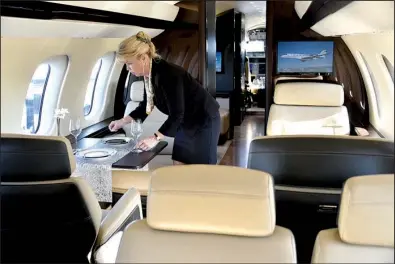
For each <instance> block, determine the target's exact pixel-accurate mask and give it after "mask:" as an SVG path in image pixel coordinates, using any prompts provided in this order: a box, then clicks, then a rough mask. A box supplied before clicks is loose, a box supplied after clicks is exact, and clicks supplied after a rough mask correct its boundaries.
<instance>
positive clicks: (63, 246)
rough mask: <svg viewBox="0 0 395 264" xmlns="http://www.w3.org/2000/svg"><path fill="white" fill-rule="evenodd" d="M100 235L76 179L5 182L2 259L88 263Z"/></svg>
mask: <svg viewBox="0 0 395 264" xmlns="http://www.w3.org/2000/svg"><path fill="white" fill-rule="evenodd" d="M96 235H97V233H96V230H95V226H94V223H93V219H92V215H91V214H90V212H89V210H88V207H87V204H86V201H85V199H84V197H83V195H82V194H81V192H80V190H79V188H78V186H76V185H75V184H74V183H72V182H66V183H59V184H33V185H4V184H2V185H1V263H10V262H13V263H15V262H17V263H59V262H64V263H84V262H87V255H88V253H89V251H90V250H91V248H92V246H93V244H94V241H95V239H96Z"/></svg>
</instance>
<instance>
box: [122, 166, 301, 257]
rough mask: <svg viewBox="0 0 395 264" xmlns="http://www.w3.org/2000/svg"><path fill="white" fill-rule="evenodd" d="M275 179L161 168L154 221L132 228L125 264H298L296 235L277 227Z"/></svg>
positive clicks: (152, 204)
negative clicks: (265, 263) (232, 263)
mask: <svg viewBox="0 0 395 264" xmlns="http://www.w3.org/2000/svg"><path fill="white" fill-rule="evenodd" d="M273 192H274V190H273V181H272V177H271V176H270V175H269V174H267V173H264V172H259V171H254V170H249V169H245V168H239V167H230V166H220V165H211V166H210V165H183V166H174V167H167V168H160V169H157V170H156V171H154V172H153V174H152V176H151V182H150V189H149V193H148V211H147V219H144V220H139V221H136V222H134V223H132V224H130V225H129V226H128V227H127V228H126V229H125V231H124V234H123V237H122V241H121V245H120V247H119V250H118V256H117V262H119V263H143V262H144V263H148V262H149V263H154V262H155V263H158V262H161V263H169V262H171V263H176V262H178V263H179V262H183V263H191V262H194V263H221V262H222V263H230V262H235V263H236V262H237V263H248V262H259V263H263V262H270V263H296V252H295V243H294V238H293V234H292V233H291V232H290V231H289V230H288V229H286V228H283V227H280V226H276V216H275V215H276V212H275V206H274V203H275V201H274V193H273Z"/></svg>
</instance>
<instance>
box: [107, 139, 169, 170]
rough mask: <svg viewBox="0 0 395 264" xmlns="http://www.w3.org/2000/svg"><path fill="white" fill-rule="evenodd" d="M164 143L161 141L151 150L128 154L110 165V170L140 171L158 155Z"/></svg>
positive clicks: (165, 143) (165, 144)
mask: <svg viewBox="0 0 395 264" xmlns="http://www.w3.org/2000/svg"><path fill="white" fill-rule="evenodd" d="M167 144H168V143H167V142H166V141H161V142H159V143H158V145H156V146H155V147H154V148H153V149H151V150H149V151H144V152H141V153H135V152H130V153H129V154H127V155H125V156H124V157H123V158H121V159H120V160H118V161H117V162H115V163H113V164H112V168H117V169H129V170H136V169H142V168H143V167H144V166H145V165H147V164H148V163H149V162H150V161H151V160H152V159H153V158H155V156H156V155H158V154H159V153H160V152H161V151H162V150H163V149H164V148H165V147H166V146H167Z"/></svg>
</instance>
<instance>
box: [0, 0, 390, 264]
mask: <svg viewBox="0 0 395 264" xmlns="http://www.w3.org/2000/svg"><path fill="white" fill-rule="evenodd" d="M1 8H2V14H1V66H2V67H1V164H0V167H1V189H2V199H1V206H0V211H1V221H0V223H1V234H0V236H1V239H2V243H1V251H0V255H1V262H2V263H9V262H21V263H22V262H26V263H28V262H41V263H44V262H52V263H58V262H72V263H77V262H78V263H143V262H144V263H176V262H177V263H180V262H183V263H197V262H199V263H394V238H393V237H394V228H393V225H394V173H395V172H394V171H395V170H394V166H393V164H394V17H393V14H394V2H393V1H334V0H331V1H31V2H29V1H3V2H1ZM139 31H144V32H145V33H147V34H148V35H150V37H151V38H152V41H153V43H154V44H155V46H156V47H157V50H158V53H159V54H160V55H161V57H162V58H163V59H165V60H167V61H169V62H171V63H173V64H176V65H179V66H181V67H182V68H184V69H185V70H186V71H187V72H188V73H189V74H190V75H191V76H192V77H193V78H195V79H197V80H198V81H199V82H200V83H201V84H202V87H203V89H207V90H208V92H209V93H210V94H211V95H212V96H213V97H215V99H216V101H217V102H218V104H219V113H220V117H221V126H220V137H219V140H218V146H217V164H216V165H204V164H187V165H181V166H175V165H173V160H172V151H173V141H174V139H173V138H171V137H165V139H164V141H165V142H166V143H167V145H166V147H164V148H163V149H161V150H160V151H159V152H158V153H156V154H155V155H154V156H152V158H150V159H149V161H147V162H146V163H144V165H143V166H141V167H139V166H135V167H133V168H132V169H131V167H124V168H121V167H114V166H113V165H112V164H115V163H116V162H118V160H121V159H122V158H123V157H126V155H128V153H131V152H133V150H132V148H130V149H126V148H125V149H122V146H121V147H119V146H111V145H108V144H107V143H106V142H107V140H109V139H118V140H126V141H127V142H128V144H130V141H128V140H130V139H131V138H132V136H133V135H132V133H131V125H130V124H128V125H125V126H124V127H123V128H122V129H120V130H119V131H117V132H110V131H109V129H108V125H109V124H110V122H111V121H113V120H117V119H120V118H122V117H124V116H126V115H129V113H130V112H131V111H132V110H133V109H135V108H136V107H137V106H138V105H139V103H140V102H142V101H143V100H144V89H145V87H144V82H143V80H142V78H140V77H136V76H134V75H133V74H132V73H130V72H128V71H127V69H126V67H125V65H124V64H122V63H121V62H119V61H118V60H117V59H116V51H117V48H118V45H119V43H120V42H121V41H122V40H123V39H125V38H127V37H129V36H131V35H134V34H136V33H137V32H139ZM281 42H288V43H301V42H311V43H314V42H316V43H318V42H331V43H333V50H332V52H331V53H330V54H329V55H326V56H329V57H330V58H331V59H332V60H331V61H332V64H331V65H332V66H331V70H330V71H328V72H303V71H300V72H289V73H287V72H281V71H279V70H278V69H279V68H280V67H279V58H280V51H279V43H281ZM218 54H219V55H218ZM322 54H323V53H322ZM322 54H307V55H306V54H296V55H295V54H290V57H291V60H293V59H295V58H296V59H300V58H297V56H299V57H303V56H304V57H306V58H307V59H306V58H304V59H300V60H307V63H308V60H309V59H310V60H314V61H319V59H320V58H321V57H322V56H324V55H322ZM325 54H326V53H325ZM294 55H295V56H296V57H295V56H294ZM218 56H220V57H218ZM292 56H294V57H295V58H292ZM320 56H321V57H320ZM218 58H220V59H218ZM216 60H220V63H219V64H218V63H217V62H218V61H216ZM303 63H304V62H303ZM216 67H219V69H217V68H216ZM306 67H307V66H306ZM57 109H58V110H59V109H67V113H66V115H65V117H64V118H61V119H59V123H58V122H57V119H56V118H55V116H54V115H55V113H56V110H57ZM167 117H168V116H167V115H165V114H164V113H162V112H160V111H159V110H158V109H157V108H155V109H154V111H153V112H152V113H151V114H150V115H149V116H148V118H147V119H146V120H145V121H144V122H143V124H142V130H143V132H142V136H141V138H145V137H148V136H151V135H153V133H155V132H156V131H157V130H158V128H159V127H160V126H161V125H162V124H163V122H164V121H165V120H166V119H167ZM77 119H79V120H80V129H81V131H80V134H79V135H78V136H77V138H75V137H74V136H73V135H72V132H71V130H73V129H71V128H70V121H71V120H74V121H75V120H77ZM106 144H107V145H106ZM92 149H98V150H102V149H106V150H107V151H108V150H109V149H110V150H112V152H111V151H110V152H111V153H112V154H109V157H106V158H102V159H96V160H95V159H91V160H89V159H87V158H85V157H83V156H79V155H80V154H79V153H80V152H81V153H82V152H84V151H87V150H92ZM114 153H115V154H114ZM136 155H137V154H136ZM139 157H141V156H139ZM32 238H34V239H33V240H32Z"/></svg>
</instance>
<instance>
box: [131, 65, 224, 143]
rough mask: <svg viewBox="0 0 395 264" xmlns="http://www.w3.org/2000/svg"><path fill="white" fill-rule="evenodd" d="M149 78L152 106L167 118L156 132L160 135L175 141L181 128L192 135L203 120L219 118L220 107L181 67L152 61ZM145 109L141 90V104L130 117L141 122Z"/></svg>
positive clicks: (145, 114)
mask: <svg viewBox="0 0 395 264" xmlns="http://www.w3.org/2000/svg"><path fill="white" fill-rule="evenodd" d="M151 75H152V86H153V91H154V104H155V106H156V107H157V108H158V109H159V110H160V111H161V112H163V113H164V114H166V115H168V118H167V120H166V121H165V122H164V123H163V125H162V126H161V127H160V128H159V132H160V133H162V134H163V135H165V136H168V137H174V136H175V134H176V132H177V130H178V128H179V127H180V126H182V127H183V129H184V130H186V132H190V133H191V134H192V135H193V134H194V133H195V132H196V131H197V130H198V129H199V128H200V127H201V126H202V125H203V124H204V121H205V120H206V118H208V117H214V116H216V115H217V114H218V109H219V104H218V102H217V101H216V100H215V98H214V97H212V96H211V94H209V92H208V91H207V90H206V89H204V88H203V87H202V85H201V84H200V83H199V82H198V81H197V80H196V79H195V78H193V77H192V76H191V75H190V74H189V73H188V72H187V71H186V70H184V69H183V68H182V67H180V66H177V65H175V64H173V63H170V62H167V61H165V60H163V59H160V60H153V61H152V72H151ZM146 105H147V94H146V92H145V89H144V100H143V101H142V102H140V104H139V105H138V106H137V107H136V109H135V110H133V111H132V112H131V113H130V114H129V115H130V116H131V117H132V118H133V119H140V120H141V121H144V120H145V119H146V118H147V116H148V115H147V113H146Z"/></svg>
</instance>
